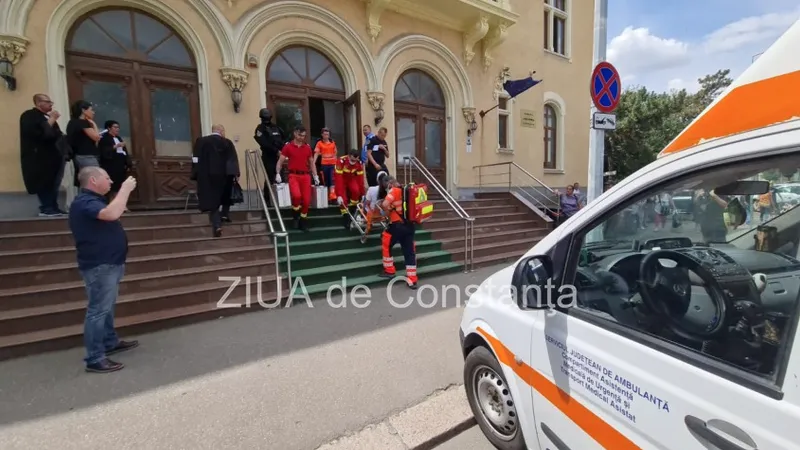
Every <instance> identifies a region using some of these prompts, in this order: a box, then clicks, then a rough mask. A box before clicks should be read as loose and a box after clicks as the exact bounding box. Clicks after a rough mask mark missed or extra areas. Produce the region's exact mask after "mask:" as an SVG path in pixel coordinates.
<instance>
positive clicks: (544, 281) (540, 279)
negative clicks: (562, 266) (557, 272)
mask: <svg viewBox="0 0 800 450" xmlns="http://www.w3.org/2000/svg"><path fill="white" fill-rule="evenodd" d="M552 276H553V261H552V260H551V259H550V257H549V256H547V255H538V256H528V257H526V258H523V259H522V260H521V261H520V262H519V263H518V264H517V267H516V269H514V275H513V277H512V278H511V284H512V286H511V288H512V290H513V292H512V294H513V295H514V296H515V298H516V301H517V305H519V307H520V308H526V309H547V308H549V307H550V304H549V302H548V301H547V299H548V289H552V288H553V282H552Z"/></svg>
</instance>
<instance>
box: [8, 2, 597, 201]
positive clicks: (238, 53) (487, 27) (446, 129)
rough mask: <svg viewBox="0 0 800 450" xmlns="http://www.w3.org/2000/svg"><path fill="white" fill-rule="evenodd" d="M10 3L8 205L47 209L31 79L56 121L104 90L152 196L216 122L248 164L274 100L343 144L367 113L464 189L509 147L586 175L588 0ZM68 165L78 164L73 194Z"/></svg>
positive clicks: (545, 177) (142, 193)
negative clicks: (33, 158)
mask: <svg viewBox="0 0 800 450" xmlns="http://www.w3.org/2000/svg"><path fill="white" fill-rule="evenodd" d="M0 5H2V6H0V71H3V70H4V71H5V72H6V75H7V78H8V77H13V78H14V79H15V80H16V83H15V84H16V86H15V89H10V88H9V87H8V86H0V103H1V104H2V105H3V114H2V116H0V129H2V130H4V131H5V132H4V133H3V136H4V138H3V139H2V141H1V142H0V199H2V202H3V203H2V204H3V205H5V206H2V209H3V210H4V215H5V216H8V215H9V214H8V211H10V210H30V211H35V210H36V206H37V205H36V199H35V196H30V195H27V194H26V193H25V188H24V185H23V182H22V175H21V169H20V156H19V152H20V150H19V133H18V130H19V125H18V123H19V115H20V114H21V113H22V112H23V111H25V110H26V109H29V108H31V107H33V103H32V97H33V95H34V94H36V93H45V94H48V95H49V96H50V98H51V99H52V100H53V101H54V102H55V104H54V109H56V110H58V111H59V112H61V114H62V116H61V118H60V119H59V124H60V125H61V127H62V129H63V130H65V129H66V124H67V121H68V120H69V105H70V104H71V103H73V102H74V101H76V100H78V99H84V100H87V101H89V102H91V103H93V104H94V105H95V106H94V108H95V110H96V118H95V121H96V122H97V123H98V125H99V126H100V127H102V126H103V122H104V121H105V120H116V121H118V122H119V123H120V125H121V127H122V133H121V134H122V136H123V138H124V139H125V140H126V141H127V142H128V149H129V151H130V153H131V155H132V158H133V160H134V165H135V175H136V176H137V178H138V180H139V184H138V186H139V187H138V188H137V192H136V194H135V195H134V197H133V199H132V201H133V202H135V203H137V204H139V205H141V206H142V207H158V206H170V205H180V206H181V207H182V206H183V201H184V199H185V197H186V192H187V189H189V188H190V186H191V183H190V182H189V180H188V177H189V169H190V167H191V150H192V143H193V142H194V140H195V139H196V138H197V137H199V136H201V135H205V134H208V133H210V132H211V126H212V124H215V123H220V124H223V125H224V126H225V128H226V134H227V136H228V137H229V138H231V139H232V140H234V142H235V143H236V145H237V148H238V149H239V154H240V158H239V159H240V163H241V165H242V170H244V151H245V150H246V149H254V148H257V146H256V143H255V141H254V139H253V132H254V129H255V127H256V125H257V124H258V111H259V110H260V109H261V108H263V107H267V108H270V110H271V111H272V113H273V117H275V120H276V122H277V123H278V125H280V126H282V127H285V128H289V127H291V126H293V125H294V124H296V123H302V124H303V125H305V126H306V128H307V129H308V130H309V135H310V137H311V138H312V139H315V138H316V137H317V136H319V130H320V129H321V128H322V127H327V128H330V129H331V130H332V134H333V137H334V138H335V140H336V142H337V144H338V146H339V150H340V152H344V151H346V150H347V149H349V148H360V147H361V146H362V145H363V135H362V134H361V127H362V126H363V125H370V126H371V127H372V129H373V131H377V130H378V129H379V128H380V127H386V128H387V130H388V136H387V142H388V143H389V145H390V152H391V157H390V158H389V159H388V161H387V165H388V167H389V170H390V171H391V172H393V173H397V172H398V170H399V166H400V165H401V164H402V162H403V158H404V157H406V156H416V157H417V158H418V159H419V161H421V162H422V163H423V164H424V165H425V166H426V167H427V168H428V169H429V170H430V171H431V173H433V174H435V175H436V176H437V177H438V178H439V179H440V180H441V181H442V184H443V185H445V186H446V187H447V188H448V189H449V190H451V192H453V193H458V192H468V191H469V190H471V189H473V188H475V187H477V186H478V185H479V184H486V183H487V182H488V181H487V180H485V178H486V177H485V176H484V177H482V178H481V177H479V176H478V171H477V170H476V169H475V168H474V167H475V166H479V165H485V164H492V163H500V162H509V161H513V162H515V163H516V164H518V165H519V166H521V167H523V168H524V169H526V170H527V171H528V172H530V173H531V174H532V175H534V176H535V177H536V178H538V179H539V180H541V181H542V182H543V183H544V184H546V185H549V186H553V187H561V186H563V185H565V184H567V183H572V182H576V181H577V182H580V183H582V184H585V181H586V178H587V168H588V149H589V120H588V119H589V107H590V101H591V100H590V96H589V75H590V73H591V69H592V32H593V26H594V24H593V10H594V5H593V2H592V1H590V0H581V1H577V0H529V1H522V0H435V1H431V0H427V1H425V0H315V1H298V0H282V1H256V0H172V1H167V2H164V1H159V0H126V1H122V0H0ZM4 61H5V63H4ZM531 71H536V73H535V74H534V78H535V79H541V80H542V82H541V83H540V84H538V85H536V86H534V87H533V88H531V89H530V90H528V91H526V92H524V93H522V94H521V95H519V96H518V97H516V98H514V99H511V100H509V99H508V98H507V95H506V93H505V92H504V91H503V89H502V83H503V81H504V80H506V79H520V78H525V77H527V76H529V74H530V72H531ZM496 105H499V106H498V107H497V108H494V109H492V107H494V106H496ZM481 111H489V112H487V113H486V114H485V115H481V114H480V112H481ZM473 128H474V131H472V129H473ZM399 174H400V175H401V176H402V172H400V173H399ZM243 176H244V175H243ZM72 181H73V179H72V173H71V165H68V168H67V174H66V175H65V177H64V182H63V186H64V187H65V188H66V191H67V193H68V198H69V197H70V195H69V193H70V192H72V193H73V194H74V188H73V187H72Z"/></svg>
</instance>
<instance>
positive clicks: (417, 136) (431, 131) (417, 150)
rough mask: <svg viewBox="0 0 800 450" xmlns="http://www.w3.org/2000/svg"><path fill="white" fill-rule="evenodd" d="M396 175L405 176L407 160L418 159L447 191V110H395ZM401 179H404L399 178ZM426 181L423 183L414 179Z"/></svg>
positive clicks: (412, 107) (399, 105) (406, 107)
mask: <svg viewBox="0 0 800 450" xmlns="http://www.w3.org/2000/svg"><path fill="white" fill-rule="evenodd" d="M394 115H395V135H396V136H397V143H396V149H397V150H396V151H395V155H396V157H397V173H398V176H400V177H402V176H403V170H405V168H404V165H405V159H404V158H405V157H406V156H408V157H411V156H415V157H417V159H419V161H420V162H422V164H423V165H424V166H425V167H426V168H427V169H428V171H430V172H431V175H433V176H434V177H435V178H436V180H437V181H438V182H439V183H440V184H441V185H442V186H443V187H445V189H446V188H447V160H446V151H445V143H446V135H445V115H444V111H443V110H440V109H438V108H426V107H424V106H420V105H403V104H402V103H400V102H397V106H396V107H395V114H394ZM400 179H402V178H400ZM415 181H418V182H425V181H424V180H421V179H420V180H415Z"/></svg>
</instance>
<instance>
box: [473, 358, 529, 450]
mask: <svg viewBox="0 0 800 450" xmlns="http://www.w3.org/2000/svg"><path fill="white" fill-rule="evenodd" d="M464 387H465V389H466V391H467V400H468V401H469V406H470V408H471V409H472V414H473V415H474V416H475V420H476V421H477V422H478V426H479V427H480V428H481V431H483V434H484V435H485V436H486V438H487V439H488V440H489V442H491V443H492V444H493V445H494V446H495V447H497V448H498V449H501V450H525V448H526V446H525V438H524V437H523V436H522V430H521V429H520V426H519V417H518V415H517V404H516V402H515V401H514V399H513V398H511V390H510V389H509V388H508V383H506V379H505V377H503V370H502V369H501V368H500V364H499V363H498V362H497V360H496V359H495V357H494V356H493V355H492V353H491V352H490V351H489V350H487V349H486V348H485V347H477V348H475V349H474V350H472V351H471V352H470V353H469V355H467V359H466V361H465V362H464Z"/></svg>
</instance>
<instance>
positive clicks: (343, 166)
mask: <svg viewBox="0 0 800 450" xmlns="http://www.w3.org/2000/svg"><path fill="white" fill-rule="evenodd" d="M360 157H361V153H360V152H359V151H358V150H356V149H352V150H350V152H349V153H348V154H347V155H346V156H342V157H341V158H339V161H337V162H336V168H335V169H334V177H335V179H336V193H337V194H338V195H339V196H338V197H337V198H336V201H337V202H338V203H339V209H340V210H341V212H342V225H344V227H345V229H350V216H348V215H347V209H348V208H349V209H350V214H355V212H356V211H355V210H356V207H357V206H358V202H360V201H361V197H363V196H364V194H365V192H364V164H362V163H361V160H360Z"/></svg>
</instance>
